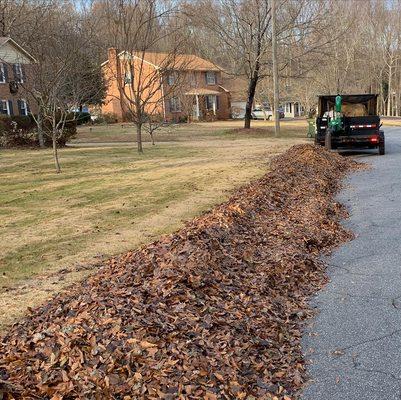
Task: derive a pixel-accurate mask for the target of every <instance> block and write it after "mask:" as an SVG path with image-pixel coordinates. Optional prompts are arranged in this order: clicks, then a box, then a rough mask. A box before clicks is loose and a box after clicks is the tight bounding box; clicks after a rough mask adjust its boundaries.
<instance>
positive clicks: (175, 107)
mask: <svg viewBox="0 0 401 400" xmlns="http://www.w3.org/2000/svg"><path fill="white" fill-rule="evenodd" d="M170 111H171V112H180V111H181V102H180V99H179V98H178V97H172V98H171V99H170Z"/></svg>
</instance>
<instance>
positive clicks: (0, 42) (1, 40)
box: [0, 36, 36, 62]
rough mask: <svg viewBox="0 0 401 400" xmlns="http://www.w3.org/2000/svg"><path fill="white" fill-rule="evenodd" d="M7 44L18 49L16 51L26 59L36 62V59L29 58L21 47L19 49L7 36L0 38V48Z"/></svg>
mask: <svg viewBox="0 0 401 400" xmlns="http://www.w3.org/2000/svg"><path fill="white" fill-rule="evenodd" d="M7 43H10V44H11V45H12V46H14V47H15V48H16V49H18V51H20V52H21V53H23V54H24V55H25V57H27V58H28V59H29V60H31V61H32V62H36V59H35V58H34V57H33V56H31V55H30V54H29V53H28V52H27V51H26V50H25V49H24V48H23V47H21V46H20V45H19V44H18V43H17V42H16V41H15V40H13V39H11V38H10V37H7V36H0V47H1V46H4V45H5V44H7Z"/></svg>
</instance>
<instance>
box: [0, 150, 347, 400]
mask: <svg viewBox="0 0 401 400" xmlns="http://www.w3.org/2000/svg"><path fill="white" fill-rule="evenodd" d="M354 166H355V163H354V162H353V161H351V160H349V159H346V158H342V157H341V156H338V155H336V154H332V153H329V152H326V151H325V150H324V149H321V148H317V147H314V146H311V145H298V146H294V147H292V148H291V149H290V150H289V151H287V152H286V153H284V154H282V155H281V156H279V157H277V158H276V159H275V160H274V161H273V162H272V164H271V171H270V172H269V173H268V174H267V175H266V176H265V177H263V178H262V179H260V180H258V181H255V182H253V183H251V184H249V185H248V186H246V187H244V188H242V189H241V190H238V191H237V192H236V193H235V194H234V195H233V197H232V198H231V199H230V200H229V201H227V202H226V203H224V204H222V205H220V206H218V207H215V208H214V209H213V210H212V211H210V212H208V213H206V214H204V215H202V216H201V217H199V218H196V219H194V220H193V221H191V222H190V223H188V224H187V225H186V226H185V227H184V228H183V229H181V230H180V231H179V232H177V233H175V234H173V235H170V236H166V237H163V238H162V239H160V240H159V241H157V242H154V243H152V244H150V245H148V246H146V247H143V248H141V249H139V250H137V251H134V252H130V253H128V254H125V255H123V256H121V257H119V258H118V259H113V260H111V261H109V262H108V263H107V265H105V266H104V268H102V269H101V270H100V272H99V273H98V274H96V276H93V277H92V278H90V279H88V280H87V281H86V282H83V283H82V284H81V285H80V286H79V287H76V288H74V289H71V291H70V293H69V294H68V295H65V294H62V295H59V296H57V297H56V298H54V299H53V300H52V301H50V302H49V303H47V304H45V305H44V306H42V307H41V308H39V309H37V310H35V311H33V312H32V314H31V315H30V316H29V317H27V318H26V319H25V320H23V321H21V322H20V323H18V324H16V325H15V326H13V327H12V328H11V330H10V331H9V333H8V334H7V335H6V336H5V337H3V339H2V343H1V344H0V392H1V391H2V390H3V393H6V395H5V398H6V399H10V398H11V399H12V398H35V399H36V398H40V399H54V400H56V399H64V400H66V399H75V398H81V399H125V400H128V399H209V400H212V399H235V398H236V399H276V398H277V399H291V398H293V397H292V396H293V395H294V393H296V390H297V389H298V388H299V387H300V385H301V384H302V381H303V379H304V377H305V373H304V365H303V359H302V354H301V349H300V336H301V332H300V327H301V323H302V321H303V320H304V319H305V318H306V317H307V316H308V315H309V314H310V311H308V306H307V303H306V301H307V299H308V297H309V296H310V295H311V294H312V293H314V292H315V291H316V290H318V289H319V288H320V287H321V286H322V285H323V284H324V282H325V275H324V268H323V265H322V263H321V262H320V261H319V258H318V257H319V253H320V252H321V251H325V250H328V249H330V248H332V247H333V246H336V245H338V244H339V243H340V242H342V241H344V240H346V239H348V238H349V233H347V232H346V231H345V230H344V229H343V228H342V227H341V225H340V224H339V219H340V218H341V217H343V216H344V210H343V209H342V207H341V206H340V205H339V204H337V203H335V202H334V201H333V194H334V193H335V192H336V191H337V190H338V188H339V182H340V180H341V178H342V177H343V176H344V174H345V173H346V172H347V171H349V170H350V169H351V168H353V167H354ZM233 173H235V171H233Z"/></svg>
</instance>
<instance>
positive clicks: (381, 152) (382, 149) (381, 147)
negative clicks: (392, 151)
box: [379, 140, 386, 156]
mask: <svg viewBox="0 0 401 400" xmlns="http://www.w3.org/2000/svg"><path fill="white" fill-rule="evenodd" d="M385 153H386V147H385V144H384V140H381V141H380V142H379V155H381V156H384V154H385Z"/></svg>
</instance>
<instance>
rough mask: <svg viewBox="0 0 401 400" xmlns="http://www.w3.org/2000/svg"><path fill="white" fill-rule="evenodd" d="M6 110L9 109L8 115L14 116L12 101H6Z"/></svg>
mask: <svg viewBox="0 0 401 400" xmlns="http://www.w3.org/2000/svg"><path fill="white" fill-rule="evenodd" d="M8 108H9V110H10V115H14V110H13V102H12V100H8Z"/></svg>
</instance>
